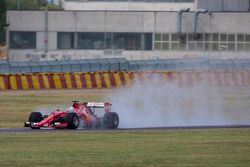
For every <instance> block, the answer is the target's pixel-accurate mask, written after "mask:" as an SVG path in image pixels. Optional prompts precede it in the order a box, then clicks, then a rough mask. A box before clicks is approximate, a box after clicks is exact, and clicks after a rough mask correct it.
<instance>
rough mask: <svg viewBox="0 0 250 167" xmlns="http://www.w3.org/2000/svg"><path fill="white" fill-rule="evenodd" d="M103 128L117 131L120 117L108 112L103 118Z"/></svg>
mask: <svg viewBox="0 0 250 167" xmlns="http://www.w3.org/2000/svg"><path fill="white" fill-rule="evenodd" d="M103 126H104V128H108V129H116V128H117V127H118V126H119V116H118V114H117V113H115V112H106V113H105V114H104V117H103Z"/></svg>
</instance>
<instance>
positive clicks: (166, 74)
mask: <svg viewBox="0 0 250 167" xmlns="http://www.w3.org/2000/svg"><path fill="white" fill-rule="evenodd" d="M155 77H156V79H157V78H158V77H159V78H158V79H159V81H161V82H174V83H177V84H179V85H180V86H196V85H204V86H228V87H230V86H250V70H237V71H230V70H225V71H205V72H203V71H182V72H180V71H179V72H171V71H162V72H153V71H151V72H126V71H119V72H102V71H100V72H87V73H86V72H76V73H34V74H9V75H7V74H6V75H5V74H2V75H0V90H9V89H10V90H32V89H35V90H39V89H65V88H67V89H71V88H78V89H80V88H111V87H120V86H129V85H131V84H132V83H133V82H137V83H139V84H144V83H146V82H148V81H150V80H152V79H154V78H155Z"/></svg>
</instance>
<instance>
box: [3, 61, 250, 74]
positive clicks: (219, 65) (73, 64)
mask: <svg viewBox="0 0 250 167" xmlns="http://www.w3.org/2000/svg"><path fill="white" fill-rule="evenodd" d="M242 69H250V59H233V60H232V59H154V60H127V59H125V58H110V59H82V60H68V61H65V60H64V61H32V62H10V61H8V60H1V61H0V73H6V74H8V73H34V72H94V71H144V70H146V71H163V70H168V71H179V70H203V71H204V70H242Z"/></svg>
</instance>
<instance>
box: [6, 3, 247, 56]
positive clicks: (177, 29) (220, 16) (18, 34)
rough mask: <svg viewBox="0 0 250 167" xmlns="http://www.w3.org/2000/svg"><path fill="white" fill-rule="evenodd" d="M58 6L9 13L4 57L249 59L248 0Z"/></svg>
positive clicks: (71, 4) (64, 4)
mask: <svg viewBox="0 0 250 167" xmlns="http://www.w3.org/2000/svg"><path fill="white" fill-rule="evenodd" d="M236 2H237V3H236ZM63 6H64V9H65V10H62V11H48V12H47V11H8V13H7V22H8V24H9V27H8V32H7V41H8V48H9V49H8V55H9V59H10V60H12V61H26V60H51V59H84V58H100V57H102V58H103V57H125V58H127V59H156V58H183V57H204V56H205V57H221V58H243V57H244V58H245V57H250V55H249V51H250V29H249V27H250V13H249V12H247V11H248V8H249V0H237V1H235V0H115V1H111V0H103V1H101V0H92V1H91V0H65V2H64V3H63ZM187 8H189V10H183V9H187ZM200 9H207V10H208V11H205V10H200ZM229 11H230V12H229Z"/></svg>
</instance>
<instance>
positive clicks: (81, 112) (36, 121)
mask: <svg viewBox="0 0 250 167" xmlns="http://www.w3.org/2000/svg"><path fill="white" fill-rule="evenodd" d="M111 106H112V104H111V103H106V102H105V103H102V102H83V103H80V102H79V101H73V105H72V106H71V107H70V108H69V109H67V110H65V111H62V110H59V109H57V110H55V111H53V112H51V114H50V115H42V113H40V112H31V113H30V115H29V119H28V121H27V122H25V123H24V127H30V128H31V129H40V128H41V127H49V128H56V129H77V128H78V127H79V126H80V125H81V126H82V128H106V129H116V128H117V127H118V125H119V116H118V114H117V113H115V112H111ZM100 109H102V110H104V111H103V112H102V113H104V115H101V116H100V113H101V112H100V111H99V112H100V113H98V111H96V110H100ZM79 128H80V127H79Z"/></svg>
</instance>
